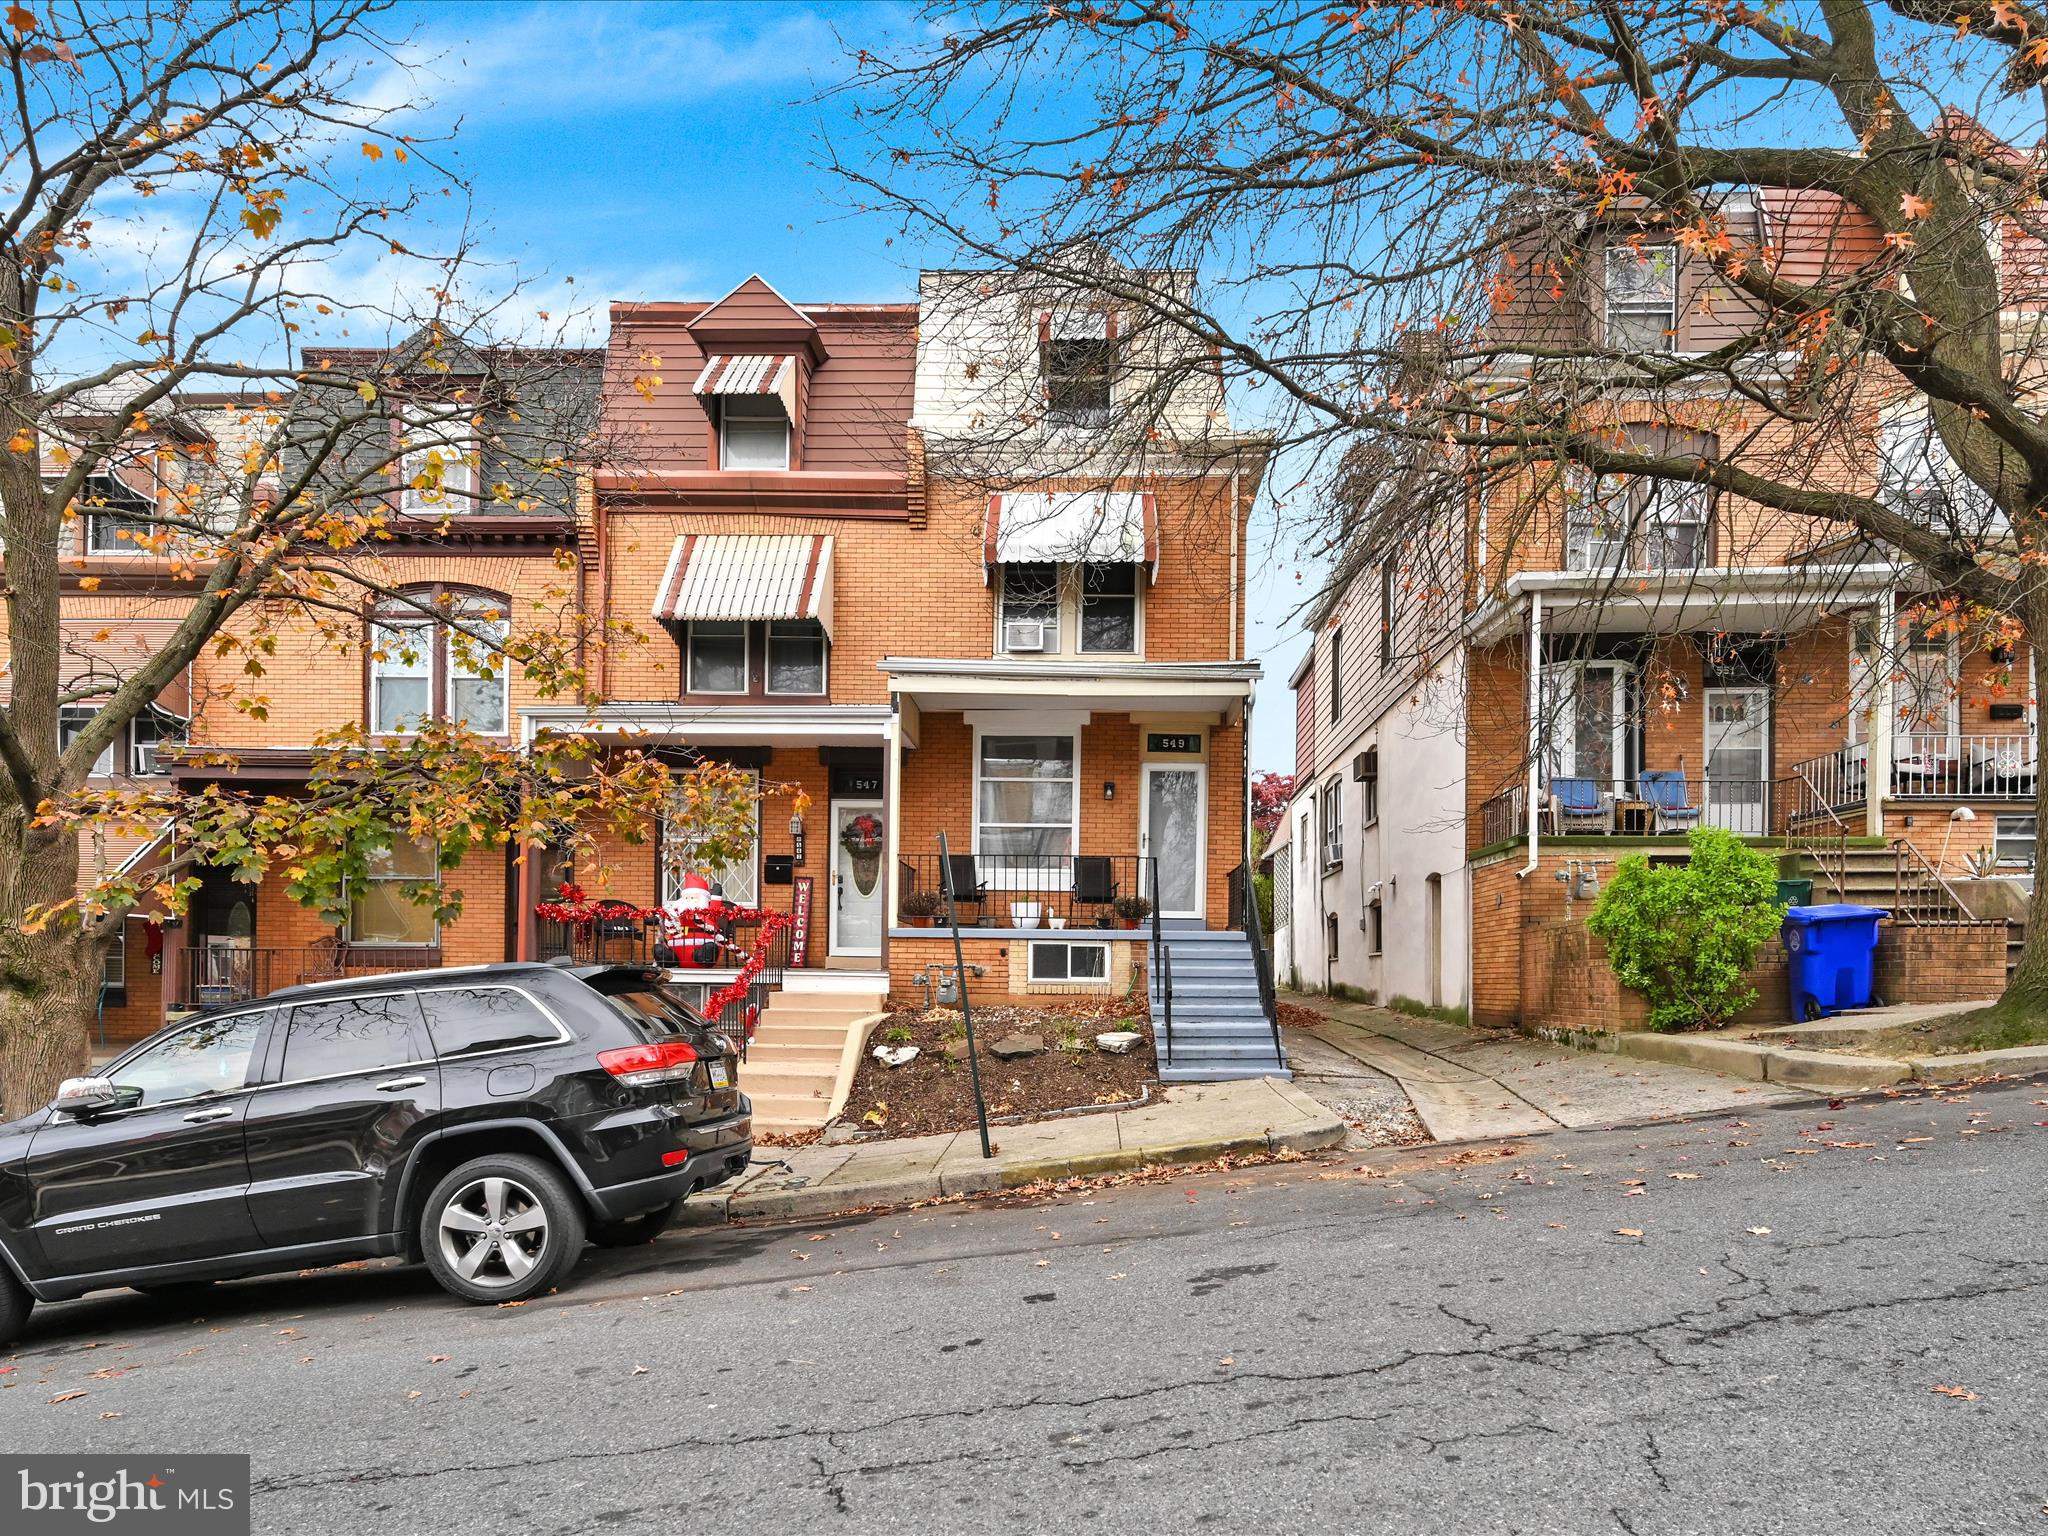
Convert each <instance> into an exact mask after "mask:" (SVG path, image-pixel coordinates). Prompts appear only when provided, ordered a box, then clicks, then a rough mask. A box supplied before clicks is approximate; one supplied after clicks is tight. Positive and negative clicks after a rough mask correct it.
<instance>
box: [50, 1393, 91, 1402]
mask: <svg viewBox="0 0 2048 1536" xmlns="http://www.w3.org/2000/svg"><path fill="white" fill-rule="evenodd" d="M84 1396H85V1393H84V1392H82V1391H80V1392H59V1393H58V1394H57V1395H56V1396H55V1397H53V1398H51V1399H50V1401H51V1402H53V1403H75V1402H77V1401H78V1399H79V1398H81V1397H84Z"/></svg>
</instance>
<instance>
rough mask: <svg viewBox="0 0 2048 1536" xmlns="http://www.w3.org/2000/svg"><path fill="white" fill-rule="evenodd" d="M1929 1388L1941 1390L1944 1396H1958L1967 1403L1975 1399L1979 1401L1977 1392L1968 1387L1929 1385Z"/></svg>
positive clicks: (1931, 1390) (1932, 1390)
mask: <svg viewBox="0 0 2048 1536" xmlns="http://www.w3.org/2000/svg"><path fill="white" fill-rule="evenodd" d="M1927 1390H1928V1391H1930V1392H1939V1393H1940V1394H1941V1395H1942V1396H1943V1397H1958V1398H1961V1399H1962V1400H1963V1401H1964V1402H1966V1403H1974V1402H1975V1401H1977V1394H1976V1393H1974V1392H1972V1391H1971V1390H1970V1389H1969V1388H1968V1387H1957V1386H1946V1387H1929V1388H1928V1389H1927Z"/></svg>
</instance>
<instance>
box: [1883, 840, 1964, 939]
mask: <svg viewBox="0 0 2048 1536" xmlns="http://www.w3.org/2000/svg"><path fill="white" fill-rule="evenodd" d="M1892 855H1893V859H1894V863H1893V872H1892V909H1891V911H1892V918H1893V920H1894V921H1895V922H1906V923H1912V924H1915V925H1917V926H1925V925H1927V924H1930V923H1968V922H1974V921H1976V918H1975V916H1974V914H1973V913H1972V912H1971V911H1970V907H1969V904H1968V903H1967V902H1965V901H1964V900H1963V898H1962V897H1961V895H1959V894H1958V893H1957V891H1956V888H1955V887H1954V886H1952V885H1950V884H1949V883H1948V880H1947V879H1946V878H1945V877H1944V876H1943V875H1942V873H1941V871H1940V870H1938V869H1936V868H1935V867H1934V866H1933V865H1932V864H1930V863H1928V862H1927V855H1926V854H1924V853H1922V852H1921V851H1920V850H1919V848H1917V847H1915V846H1914V845H1913V843H1911V842H1910V841H1908V840H1907V839H1905V838H1903V837H1900V838H1894V839H1893V840H1892Z"/></svg>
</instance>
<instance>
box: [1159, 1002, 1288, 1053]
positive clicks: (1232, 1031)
mask: <svg viewBox="0 0 2048 1536" xmlns="http://www.w3.org/2000/svg"><path fill="white" fill-rule="evenodd" d="M1165 1027H1166V1021H1165V1018H1164V1016H1163V1015H1161V1014H1157V1013H1155V1014H1153V1015H1152V1029H1153V1032H1154V1033H1155V1034H1156V1033H1160V1032H1162V1031H1163V1030H1164V1029H1165ZM1239 1034H1255V1035H1257V1036H1258V1037H1259V1038H1260V1039H1261V1040H1264V1041H1266V1042H1267V1043H1268V1044H1271V1043H1272V1039H1273V1026H1272V1025H1270V1024H1268V1023H1267V1022H1266V1016H1265V1015H1264V1014H1263V1013H1260V1012H1259V1010H1258V1009H1256V1008H1240V1009H1239V1010H1237V1012H1235V1013H1182V1012H1181V1011H1180V1009H1179V1008H1177V1007H1176V1008H1175V1009H1174V1010H1173V1038H1174V1039H1176V1040H1192V1039H1194V1038H1196V1037H1197V1036H1209V1035H1239Z"/></svg>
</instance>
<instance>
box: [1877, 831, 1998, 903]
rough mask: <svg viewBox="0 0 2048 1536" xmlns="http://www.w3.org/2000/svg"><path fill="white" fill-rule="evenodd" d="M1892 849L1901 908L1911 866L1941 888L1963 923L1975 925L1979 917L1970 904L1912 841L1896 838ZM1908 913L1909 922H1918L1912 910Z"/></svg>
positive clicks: (1925, 878) (1921, 875) (1895, 890)
mask: <svg viewBox="0 0 2048 1536" xmlns="http://www.w3.org/2000/svg"><path fill="white" fill-rule="evenodd" d="M1892 848H1893V851H1894V852H1895V853H1896V854H1897V856H1898V862H1897V863H1896V864H1895V865H1894V866H1893V890H1894V892H1895V893H1896V894H1897V896H1898V898H1899V902H1900V905H1901V906H1904V905H1905V871H1906V869H1907V868H1908V867H1909V866H1910V867H1912V868H1913V869H1914V871H1915V872H1916V873H1917V874H1918V875H1919V876H1920V877H1921V879H1922V880H1931V881H1933V882H1934V884H1935V885H1936V886H1937V887H1939V888H1940V890H1941V893H1942V895H1944V896H1946V897H1947V898H1948V900H1949V902H1950V904H1951V905H1952V906H1954V908H1955V909H1956V911H1958V912H1960V913H1961V914H1962V921H1964V922H1966V923H1974V922H1975V921H1976V920H1977V915H1976V914H1975V913H1974V912H1972V911H1971V910H1970V904H1969V903H1968V902H1966V901H1964V900H1963V898H1962V896H1961V895H1960V894H1959V893H1958V892H1957V890H1956V888H1955V887H1954V886H1952V885H1950V884H1949V883H1948V879H1947V877H1946V876H1944V875H1943V874H1942V872H1941V871H1940V870H1939V869H1937V868H1935V867H1934V866H1933V865H1932V864H1930V863H1928V862H1927V855H1926V854H1924V853H1922V852H1921V851H1920V849H1919V848H1918V847H1916V846H1915V845H1914V844H1913V842H1912V841H1911V840H1910V839H1908V838H1903V837H1901V838H1895V839H1894V840H1893V842H1892ZM1908 911H1909V921H1914V922H1918V921H1919V918H1918V917H1915V916H1911V915H1910V909H1908ZM1930 920H1931V921H1940V919H1939V918H1932V919H1930Z"/></svg>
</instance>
